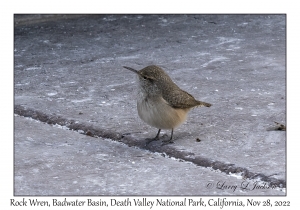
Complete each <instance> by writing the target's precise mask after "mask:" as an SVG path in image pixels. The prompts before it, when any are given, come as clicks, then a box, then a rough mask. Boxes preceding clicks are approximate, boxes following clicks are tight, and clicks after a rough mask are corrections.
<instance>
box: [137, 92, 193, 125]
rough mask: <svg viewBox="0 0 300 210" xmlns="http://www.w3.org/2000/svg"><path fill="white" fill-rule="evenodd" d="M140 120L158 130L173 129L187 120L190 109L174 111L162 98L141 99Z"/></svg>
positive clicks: (139, 102) (138, 106) (139, 100)
mask: <svg viewBox="0 0 300 210" xmlns="http://www.w3.org/2000/svg"><path fill="white" fill-rule="evenodd" d="M137 109H138V114H139V116H140V118H141V119H142V120H143V121H144V122H146V123H147V124H149V125H151V126H153V127H156V128H158V129H172V128H175V127H177V126H179V125H180V124H182V123H183V122H184V121H185V120H186V116H187V112H188V111H189V109H174V108H173V107H171V106H170V105H169V104H168V103H167V102H166V101H165V100H164V99H163V98H162V97H139V98H138V101H137Z"/></svg>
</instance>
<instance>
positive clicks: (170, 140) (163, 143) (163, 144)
mask: <svg viewBox="0 0 300 210" xmlns="http://www.w3.org/2000/svg"><path fill="white" fill-rule="evenodd" d="M167 144H174V141H172V139H169V140H164V141H162V144H161V146H165V145H167Z"/></svg>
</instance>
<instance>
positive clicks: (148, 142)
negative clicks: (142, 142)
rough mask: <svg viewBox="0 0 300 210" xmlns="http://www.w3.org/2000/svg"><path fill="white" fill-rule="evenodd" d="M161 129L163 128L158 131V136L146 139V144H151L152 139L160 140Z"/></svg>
mask: <svg viewBox="0 0 300 210" xmlns="http://www.w3.org/2000/svg"><path fill="white" fill-rule="evenodd" d="M160 130H161V129H158V132H157V134H156V136H155V137H154V138H153V139H148V138H147V139H146V145H148V144H150V143H151V142H152V141H158V140H159V134H160Z"/></svg>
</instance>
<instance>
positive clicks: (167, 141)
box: [162, 128, 174, 146]
mask: <svg viewBox="0 0 300 210" xmlns="http://www.w3.org/2000/svg"><path fill="white" fill-rule="evenodd" d="M173 131H174V129H173V128H172V131H171V138H170V139H169V140H165V141H163V142H164V143H163V144H162V146H163V145H166V144H172V143H174V141H172V138H173Z"/></svg>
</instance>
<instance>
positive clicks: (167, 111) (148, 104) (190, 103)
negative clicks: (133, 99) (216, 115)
mask: <svg viewBox="0 0 300 210" xmlns="http://www.w3.org/2000/svg"><path fill="white" fill-rule="evenodd" d="M123 67H124V68H125V69H128V70H130V71H132V72H134V73H135V74H136V75H137V78H138V94H137V110H138V115H139V117H140V118H141V119H142V120H143V121H144V122H146V123H147V124H148V125H150V126H153V127H155V128H157V129H158V132H157V134H156V136H155V137H154V138H152V139H147V144H149V143H150V142H152V141H156V140H159V134H160V131H161V129H168V130H170V129H171V130H172V131H171V137H170V139H169V140H165V141H163V142H164V144H168V143H174V142H173V141H172V139H173V131H174V129H175V128H176V127H178V126H179V125H181V124H182V123H183V122H184V121H185V120H186V118H187V114H188V112H189V111H190V110H191V109H192V108H194V107H210V106H211V105H212V104H210V103H206V102H202V101H198V100H196V99H195V98H194V97H193V96H192V95H191V94H189V93H188V92H186V91H184V90H182V89H180V88H179V87H178V86H177V85H176V84H175V83H174V82H173V81H172V79H171V78H170V77H169V75H168V74H167V73H166V72H165V71H164V70H163V69H162V68H160V67H158V66H155V65H150V66H147V67H145V68H143V69H141V70H135V69H133V68H131V67H127V66H123Z"/></svg>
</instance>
